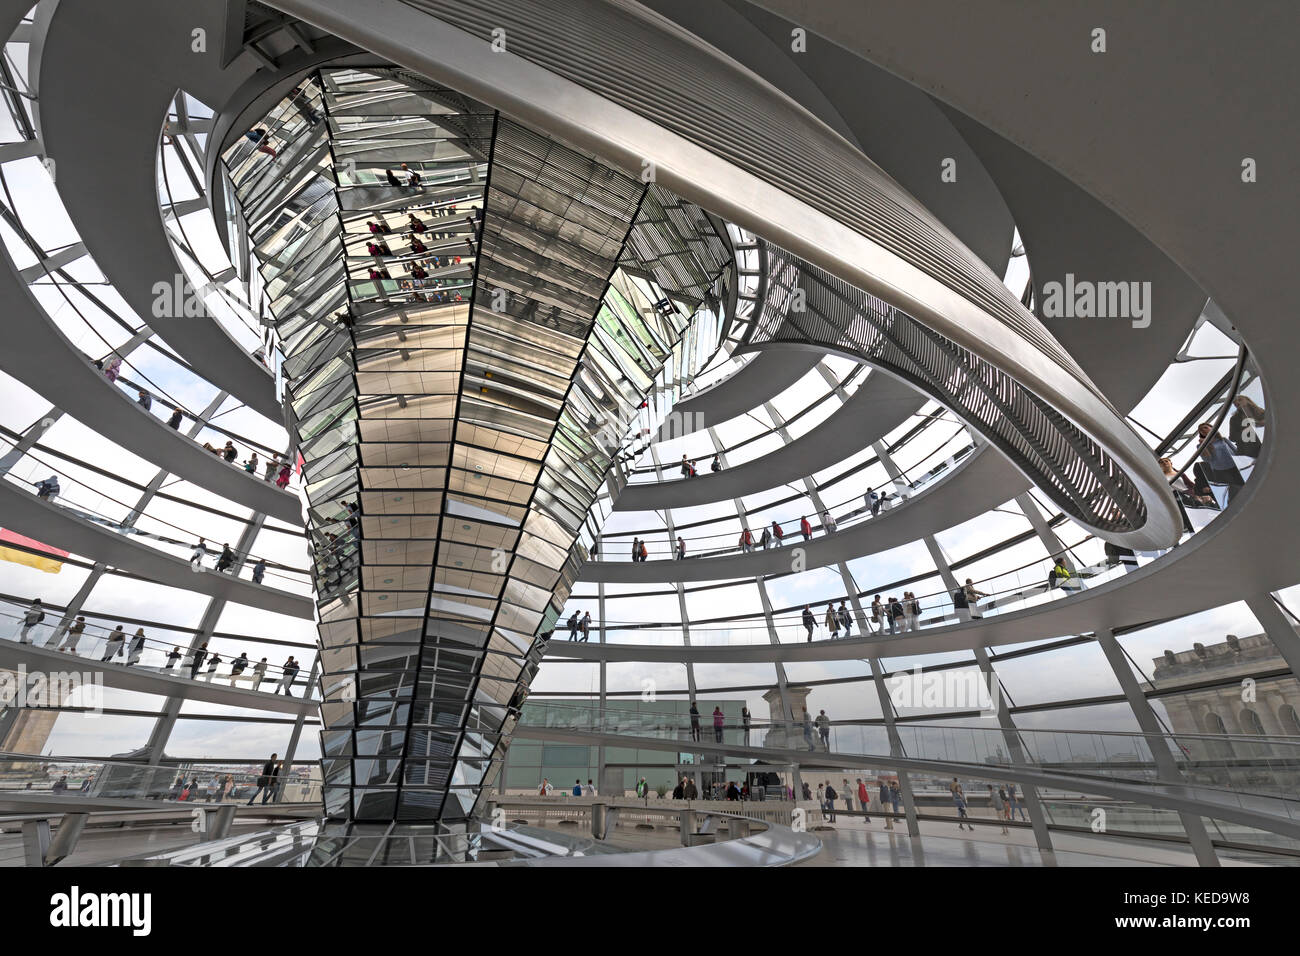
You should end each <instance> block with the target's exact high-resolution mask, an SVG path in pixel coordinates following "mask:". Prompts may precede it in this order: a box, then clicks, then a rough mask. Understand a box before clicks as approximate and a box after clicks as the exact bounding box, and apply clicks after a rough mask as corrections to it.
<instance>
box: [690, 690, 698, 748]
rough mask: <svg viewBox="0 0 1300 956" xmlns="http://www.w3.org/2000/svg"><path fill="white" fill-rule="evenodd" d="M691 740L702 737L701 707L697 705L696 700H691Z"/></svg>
mask: <svg viewBox="0 0 1300 956" xmlns="http://www.w3.org/2000/svg"><path fill="white" fill-rule="evenodd" d="M690 715H691V740H694V741H698V740H699V739H700V708H698V707H696V706H695V701H693V700H692V701H691V709H690Z"/></svg>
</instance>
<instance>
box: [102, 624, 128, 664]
mask: <svg viewBox="0 0 1300 956" xmlns="http://www.w3.org/2000/svg"><path fill="white" fill-rule="evenodd" d="M124 644H126V632H125V631H124V630H122V625H121V624H115V625H114V626H113V630H112V631H111V632H110V633H109V635H108V643H107V644H105V645H104V656H103V657H101V658H100V660H101V661H107V660H111V659H112V658H114V657H121V656H122V646H123V645H124Z"/></svg>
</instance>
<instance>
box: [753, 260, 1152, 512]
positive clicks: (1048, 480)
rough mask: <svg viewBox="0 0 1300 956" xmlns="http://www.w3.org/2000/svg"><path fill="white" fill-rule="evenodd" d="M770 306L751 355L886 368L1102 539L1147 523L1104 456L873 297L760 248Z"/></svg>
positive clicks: (1141, 505) (1039, 405) (1010, 382)
mask: <svg viewBox="0 0 1300 956" xmlns="http://www.w3.org/2000/svg"><path fill="white" fill-rule="evenodd" d="M761 245H762V248H763V250H764V252H765V253H766V256H767V263H768V276H767V283H768V284H767V300H766V302H765V305H764V308H763V311H762V314H761V315H760V316H759V317H758V319H757V320H756V321H755V322H754V323H753V324H752V325H751V326H750V328H749V330H748V333H747V336H746V340H745V344H744V347H745V348H756V347H761V346H764V345H770V344H772V343H775V342H796V343H811V344H816V345H821V346H825V347H827V348H831V349H835V350H837V351H840V352H844V353H847V354H849V355H852V356H854V357H856V358H859V359H862V360H863V361H865V362H868V363H870V364H872V365H875V366H877V367H878V368H883V369H886V370H888V371H889V372H892V373H893V374H895V375H897V376H899V377H900V378H903V379H905V380H907V381H908V382H911V383H912V384H913V385H915V386H916V387H917V388H919V389H921V390H922V391H923V392H925V393H926V394H928V395H930V396H931V397H932V398H934V399H935V400H936V401H939V402H941V403H942V404H944V405H945V406H947V407H948V408H950V409H952V410H953V412H955V413H956V414H957V415H959V416H960V417H961V418H962V419H963V420H964V421H965V422H967V423H968V424H970V425H971V426H972V427H973V428H975V429H976V430H977V431H979V432H980V434H982V435H983V436H984V437H985V438H987V439H988V440H989V441H990V442H992V443H993V444H994V445H995V446H996V447H997V448H999V449H1000V450H1001V451H1002V452H1004V453H1005V454H1006V455H1007V456H1008V457H1009V458H1010V459H1011V460H1012V461H1013V462H1014V463H1015V464H1016V465H1017V467H1019V468H1020V469H1021V470H1022V471H1023V472H1024V473H1025V474H1026V475H1027V476H1028V477H1029V478H1030V479H1031V480H1033V481H1036V482H1037V483H1038V484H1039V486H1040V487H1041V488H1042V489H1043V491H1044V493H1046V494H1047V495H1049V496H1050V497H1051V499H1052V500H1053V501H1054V502H1056V503H1057V504H1058V505H1059V506H1060V507H1061V508H1062V509H1063V510H1064V511H1065V512H1066V513H1067V514H1069V515H1070V516H1071V517H1073V518H1075V519H1076V520H1079V521H1082V522H1083V523H1084V524H1087V525H1091V526H1093V527H1097V528H1100V529H1103V530H1105V531H1113V532H1120V533H1122V532H1126V531H1130V530H1132V529H1133V528H1140V527H1142V526H1143V525H1144V524H1145V523H1146V518H1147V511H1146V504H1145V502H1144V501H1143V500H1142V496H1141V494H1139V492H1138V490H1137V488H1136V487H1135V486H1134V484H1133V482H1132V480H1131V479H1130V478H1129V476H1128V475H1127V474H1125V472H1124V470H1123V469H1122V468H1119V467H1118V466H1117V465H1116V464H1115V463H1114V462H1113V461H1112V460H1111V459H1110V456H1109V455H1108V454H1107V452H1106V450H1105V449H1104V448H1102V447H1101V445H1100V444H1098V443H1097V442H1096V441H1094V440H1093V439H1092V438H1090V437H1089V436H1088V435H1087V434H1085V433H1084V432H1083V431H1082V430H1081V429H1079V428H1078V427H1077V426H1075V424H1074V423H1073V422H1071V421H1070V420H1069V419H1067V418H1066V417H1065V416H1064V415H1061V414H1060V413H1059V412H1057V411H1056V410H1054V409H1053V408H1052V407H1051V406H1050V405H1048V404H1047V403H1046V402H1045V401H1043V400H1042V399H1041V398H1039V397H1038V396H1036V395H1035V394H1033V393H1032V392H1031V391H1029V390H1028V389H1026V388H1024V387H1023V386H1022V385H1020V383H1018V382H1017V381H1016V380H1015V379H1014V378H1013V377H1012V376H1010V375H1008V374H1007V373H1005V372H1003V371H1001V370H1000V369H998V368H995V367H994V366H992V365H990V364H989V363H988V362H985V361H984V360H983V359H981V358H980V357H979V356H977V355H975V354H973V353H972V352H970V351H969V350H968V349H964V348H962V347H961V346H959V345H957V344H956V343H955V342H952V341H950V340H949V339H946V338H944V337H943V336H942V335H940V334H939V333H938V332H935V331H933V330H932V329H929V328H927V327H926V326H924V325H922V324H921V323H920V322H917V321H916V320H915V319H913V318H912V317H911V316H909V315H907V314H906V313H904V312H902V311H901V310H899V309H896V308H894V307H893V306H891V305H889V304H888V303H886V302H883V301H882V300H880V299H878V298H876V297H875V296H873V295H869V294H868V293H865V292H862V291H861V290H859V289H855V288H853V286H851V285H849V284H848V283H847V282H844V281H843V280H841V279H838V278H836V277H835V276H832V275H831V274H830V273H828V272H826V271H825V270H824V269H820V268H818V267H816V266H814V265H812V264H810V263H808V262H805V261H804V260H802V259H800V258H799V257H798V256H795V255H792V254H791V253H789V252H786V251H785V250H783V249H779V248H777V247H776V246H773V245H771V244H770V243H761Z"/></svg>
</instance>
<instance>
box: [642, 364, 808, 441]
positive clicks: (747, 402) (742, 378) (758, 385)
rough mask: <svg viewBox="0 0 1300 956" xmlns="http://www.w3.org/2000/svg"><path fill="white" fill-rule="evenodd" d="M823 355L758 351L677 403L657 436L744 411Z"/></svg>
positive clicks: (686, 432) (784, 386) (793, 379)
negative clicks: (735, 368)
mask: <svg viewBox="0 0 1300 956" xmlns="http://www.w3.org/2000/svg"><path fill="white" fill-rule="evenodd" d="M821 358H822V357H821V356H820V355H816V354H813V353H810V352H791V351H788V350H785V351H783V350H781V349H772V350H770V351H765V352H759V353H758V354H757V355H755V356H754V357H753V358H752V359H750V360H749V361H748V362H746V363H745V365H743V366H742V367H741V368H739V369H737V370H736V371H735V372H734V373H733V374H732V375H730V376H728V377H727V378H724V379H723V380H722V381H720V382H717V383H716V384H713V385H710V386H709V387H708V388H706V389H704V390H703V391H701V392H695V393H694V394H691V395H688V396H686V397H685V398H683V399H682V400H681V401H680V402H678V403H677V404H676V405H674V406H673V410H672V412H671V413H670V414H669V416H668V420H667V421H666V422H665V423H664V424H663V425H661V426H660V427H659V433H658V434H657V435H656V436H655V438H656V440H657V441H666V440H668V439H670V438H681V437H682V436H684V435H691V434H694V433H695V432H698V431H703V430H704V429H706V428H712V427H714V426H715V425H720V424H722V423H723V422H725V421H727V420H728V419H732V418H735V417H736V416H737V415H744V414H745V413H746V412H749V411H752V410H753V409H754V408H756V407H758V406H759V405H762V404H763V402H765V401H767V400H768V399H770V398H772V397H774V396H776V395H779V394H781V392H783V391H785V390H786V389H787V388H789V387H790V386H791V385H793V384H794V383H795V382H797V381H799V379H801V378H803V377H804V376H805V375H807V374H808V373H809V372H810V371H812V370H813V369H814V368H816V367H817V363H818V362H820V361H821Z"/></svg>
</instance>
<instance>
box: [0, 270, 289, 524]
mask: <svg viewBox="0 0 1300 956" xmlns="http://www.w3.org/2000/svg"><path fill="white" fill-rule="evenodd" d="M0 309H3V310H4V314H5V316H7V317H8V321H9V330H8V332H7V334H6V336H5V347H4V348H3V349H0V369H3V370H4V371H5V372H6V373H7V374H9V375H12V376H13V377H14V378H16V379H18V381H20V382H22V383H23V384H24V385H26V386H27V387H28V388H30V389H32V390H33V391H34V392H36V393H37V394H39V395H43V396H44V397H45V398H47V399H48V400H49V401H50V403H51V404H53V405H56V406H57V407H59V408H62V409H63V410H64V411H65V412H67V413H68V414H69V415H71V416H72V417H73V418H75V419H77V420H78V421H79V422H81V423H82V424H83V425H85V426H87V427H88V428H92V429H94V430H95V431H97V432H98V433H99V434H101V435H103V436H104V437H105V438H107V439H109V440H110V441H113V442H116V443H117V444H118V445H121V446H122V447H123V448H125V449H126V450H127V451H130V452H131V453H132V454H136V455H139V456H140V457H141V458H144V459H145V460H146V461H150V462H152V463H153V464H155V465H157V466H158V467H159V468H163V469H166V470H167V471H170V472H172V473H173V474H175V475H179V476H180V477H181V478H184V479H185V480H186V481H189V482H192V483H193V484H195V485H197V486H198V487H200V488H205V489H207V490H208V491H211V492H212V493H213V494H217V495H220V496H221V497H223V498H227V499H229V500H230V501H233V502H236V503H238V504H241V505H243V506H244V507H246V508H252V509H253V510H254V511H255V512H257V513H258V514H264V515H268V516H270V517H273V518H276V519H278V520H280V521H283V522H285V523H286V524H289V525H294V526H297V525H301V524H302V505H301V503H300V502H299V500H298V496H297V495H296V494H294V493H292V492H288V491H281V490H280V489H278V488H276V487H275V485H274V484H271V483H270V482H265V481H262V480H261V478H258V477H255V476H253V475H250V474H248V473H247V472H245V471H244V470H243V469H241V468H237V467H235V466H234V465H231V464H228V463H227V462H225V461H223V460H221V459H219V458H217V456H215V455H213V454H212V453H211V452H209V451H207V450H205V449H204V448H203V446H202V445H200V444H199V443H198V442H196V441H194V440H193V439H191V438H188V437H186V436H185V435H182V434H181V433H180V432H179V431H177V430H175V429H172V428H169V427H167V423H166V422H164V421H163V420H162V419H160V418H158V417H157V416H155V415H153V414H152V413H150V412H148V411H146V410H145V409H143V408H141V407H140V406H139V405H138V404H136V403H135V402H133V401H131V399H130V397H129V396H127V395H126V394H125V393H124V392H123V391H122V390H121V389H119V388H118V387H117V386H116V385H114V384H113V383H112V382H110V381H109V380H108V379H107V378H105V377H104V375H103V374H102V373H101V372H99V371H98V370H97V369H96V368H95V367H94V366H93V365H91V364H90V363H89V362H88V361H87V360H86V359H85V358H84V357H83V355H82V353H81V350H80V349H78V348H77V347H76V346H75V345H73V344H72V342H71V341H70V340H69V339H68V337H67V336H65V335H64V334H63V332H62V331H60V330H59V328H58V326H56V325H55V324H54V322H53V320H52V319H51V318H50V317H49V315H48V314H47V313H46V311H45V310H44V309H43V308H42V307H41V305H40V303H39V302H37V301H36V298H35V297H34V296H33V295H32V293H31V290H30V289H29V288H28V287H27V285H26V284H24V283H23V282H22V281H21V280H20V279H19V278H18V276H17V275H16V273H15V270H14V267H13V260H12V259H11V258H10V256H9V252H8V250H3V251H0ZM192 321H193V320H192Z"/></svg>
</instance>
